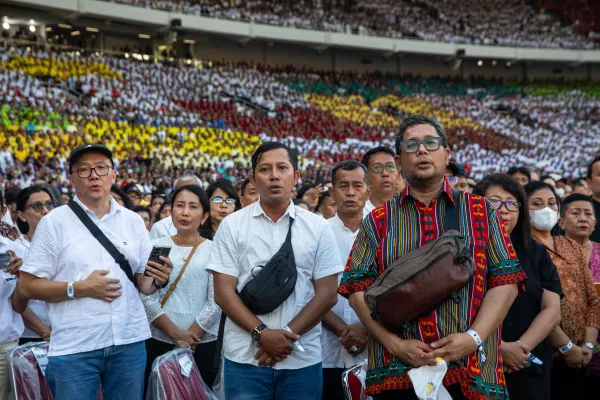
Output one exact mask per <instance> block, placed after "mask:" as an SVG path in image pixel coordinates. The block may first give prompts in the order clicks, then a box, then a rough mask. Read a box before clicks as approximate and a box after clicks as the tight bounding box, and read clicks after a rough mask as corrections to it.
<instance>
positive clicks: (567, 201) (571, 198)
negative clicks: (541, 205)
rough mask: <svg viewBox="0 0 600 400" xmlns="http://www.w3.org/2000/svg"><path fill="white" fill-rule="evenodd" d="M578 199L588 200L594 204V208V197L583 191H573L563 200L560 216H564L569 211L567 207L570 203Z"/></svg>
mask: <svg viewBox="0 0 600 400" xmlns="http://www.w3.org/2000/svg"><path fill="white" fill-rule="evenodd" d="M576 201H587V202H588V203H590V204H591V205H592V209H593V208H594V203H593V202H592V198H591V197H590V196H586V195H585V194H581V193H573V194H570V195H568V196H567V198H566V199H564V200H563V202H562V207H561V208H560V216H561V217H564V216H565V214H566V212H567V208H568V207H569V204H571V203H573V202H576Z"/></svg>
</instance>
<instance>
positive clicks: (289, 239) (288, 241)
mask: <svg viewBox="0 0 600 400" xmlns="http://www.w3.org/2000/svg"><path fill="white" fill-rule="evenodd" d="M293 223H294V218H292V217H290V227H289V228H288V233H287V236H286V237H285V241H284V242H283V244H282V245H281V248H282V249H288V247H289V250H292V251H293V248H292V224H293Z"/></svg>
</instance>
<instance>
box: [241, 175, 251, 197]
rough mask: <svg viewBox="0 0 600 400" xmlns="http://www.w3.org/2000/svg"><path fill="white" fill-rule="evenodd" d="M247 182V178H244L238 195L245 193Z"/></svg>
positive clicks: (248, 181)
mask: <svg viewBox="0 0 600 400" xmlns="http://www.w3.org/2000/svg"><path fill="white" fill-rule="evenodd" d="M249 183H250V179H249V178H246V179H244V182H243V183H242V187H241V188H240V195H242V196H244V194H245V193H246V186H248V184H249Z"/></svg>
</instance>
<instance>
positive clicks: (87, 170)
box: [75, 165, 110, 178]
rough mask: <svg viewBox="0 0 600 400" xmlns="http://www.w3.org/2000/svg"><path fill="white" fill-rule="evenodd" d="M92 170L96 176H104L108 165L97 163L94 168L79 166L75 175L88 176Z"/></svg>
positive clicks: (107, 170) (106, 173)
mask: <svg viewBox="0 0 600 400" xmlns="http://www.w3.org/2000/svg"><path fill="white" fill-rule="evenodd" d="M92 171H95V172H96V175H98V176H106V175H108V172H109V171H110V167H109V166H107V165H99V166H97V167H94V168H87V167H86V168H79V169H78V170H76V171H75V172H77V176H78V177H80V178H89V177H90V176H91V175H92Z"/></svg>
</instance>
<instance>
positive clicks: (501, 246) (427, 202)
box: [338, 115, 526, 400]
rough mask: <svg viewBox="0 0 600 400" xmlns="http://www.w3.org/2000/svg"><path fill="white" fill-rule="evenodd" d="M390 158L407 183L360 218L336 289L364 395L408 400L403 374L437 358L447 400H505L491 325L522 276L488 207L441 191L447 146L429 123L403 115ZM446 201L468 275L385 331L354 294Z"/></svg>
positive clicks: (437, 222)
mask: <svg viewBox="0 0 600 400" xmlns="http://www.w3.org/2000/svg"><path fill="white" fill-rule="evenodd" d="M396 154H397V156H396V159H395V160H396V163H397V165H398V167H401V168H402V171H403V173H404V176H405V178H406V181H407V187H406V188H405V189H404V191H403V193H402V194H401V195H400V196H396V197H394V198H392V199H391V200H389V201H387V202H386V203H385V204H384V205H383V206H382V207H380V208H378V209H376V210H375V211H373V212H372V213H371V214H369V215H368V216H367V217H366V218H365V219H364V222H363V223H362V225H361V228H360V230H359V232H358V236H357V237H356V241H355V245H354V247H353V249H352V252H351V254H350V258H349V259H348V262H347V264H346V271H345V272H344V276H343V278H342V282H341V284H340V286H339V288H338V293H340V294H341V295H342V296H345V297H347V298H348V299H349V301H350V305H351V306H352V308H353V309H354V310H355V311H356V313H357V314H358V316H359V318H360V320H361V321H362V323H363V324H364V325H365V326H366V327H367V329H368V331H369V334H370V340H369V350H368V354H369V371H368V372H367V379H366V385H367V388H366V392H367V394H368V395H370V396H374V398H375V399H376V400H387V399H394V400H403V399H411V400H413V399H417V397H416V394H415V392H414V391H413V390H412V388H413V384H412V381H411V380H410V378H409V376H408V371H409V370H410V369H411V368H418V367H421V366H425V365H435V364H436V363H437V362H436V360H435V358H436V357H442V358H443V360H444V361H445V362H446V364H447V365H448V371H447V372H446V374H445V376H444V379H443V384H444V386H446V389H447V390H448V392H449V393H450V395H451V396H452V398H453V399H454V400H457V399H469V400H475V399H477V400H479V399H494V398H498V396H506V397H507V394H506V384H505V379H504V376H503V372H502V361H501V356H500V351H499V346H498V343H499V341H500V340H499V328H498V327H499V325H500V324H501V323H502V321H503V319H504V317H505V316H506V314H507V312H508V310H509V308H510V306H511V304H512V302H513V301H514V299H515V297H516V295H517V291H518V290H517V288H518V285H521V284H522V282H523V281H524V280H525V279H526V276H525V274H524V273H523V270H522V268H521V266H520V264H519V262H518V260H517V259H516V254H515V252H514V249H513V247H512V244H511V243H510V240H509V238H508V235H507V234H506V232H505V230H504V228H503V227H502V226H501V223H500V220H499V217H498V214H497V213H496V212H495V210H494V209H493V208H492V206H491V204H490V203H489V202H487V201H486V200H485V199H483V198H481V197H478V196H472V195H470V194H468V193H464V192H458V191H453V190H452V189H451V187H450V184H449V183H448V180H447V178H445V177H444V172H445V170H446V167H447V166H448V162H449V161H448V159H449V156H450V149H449V147H448V142H447V138H446V132H445V130H444V128H443V126H442V125H441V124H440V123H439V122H438V121H437V120H436V119H434V118H431V117H427V116H423V115H417V116H413V117H409V118H407V119H405V120H404V121H403V122H402V123H401V124H400V127H399V128H398V134H397V136H396ZM451 205H454V206H455V207H458V210H459V215H458V221H459V223H458V227H456V228H458V229H459V231H460V233H461V235H462V236H463V237H464V240H465V245H466V247H467V248H469V249H471V252H472V254H471V255H472V257H473V259H474V260H475V263H476V266H477V268H476V270H475V273H474V275H473V278H472V279H471V281H470V282H469V283H467V285H466V286H464V287H463V288H462V289H460V291H459V294H458V297H455V299H448V300H446V301H443V302H442V303H441V304H440V305H439V306H438V307H436V308H435V309H434V310H433V311H431V312H428V313H426V314H423V315H421V316H420V317H418V318H417V319H415V320H412V321H409V322H408V323H407V324H406V326H405V328H403V329H401V331H400V332H390V331H388V330H387V329H385V328H384V327H383V326H382V325H381V324H380V323H379V322H377V321H375V320H374V319H373V318H372V317H371V309H370V308H369V306H368V305H367V304H366V303H365V298H364V291H365V290H366V289H368V288H369V287H370V286H371V285H372V284H373V282H374V281H375V280H376V278H377V277H378V276H379V275H380V274H381V273H382V272H383V271H384V270H385V269H386V268H387V267H388V266H390V265H391V264H392V263H394V262H395V261H396V260H397V259H398V258H400V257H402V256H403V255H406V254H409V253H411V252H412V251H413V250H415V249H417V248H419V247H422V246H425V245H426V244H428V243H430V242H432V241H434V240H435V239H437V238H438V237H440V236H441V235H442V234H443V232H444V231H445V230H447V229H448V228H447V227H446V226H444V223H445V218H444V215H445V210H446V208H447V207H449V206H451ZM456 228H454V229H456Z"/></svg>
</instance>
